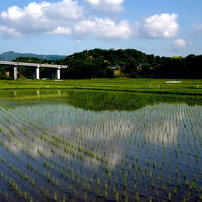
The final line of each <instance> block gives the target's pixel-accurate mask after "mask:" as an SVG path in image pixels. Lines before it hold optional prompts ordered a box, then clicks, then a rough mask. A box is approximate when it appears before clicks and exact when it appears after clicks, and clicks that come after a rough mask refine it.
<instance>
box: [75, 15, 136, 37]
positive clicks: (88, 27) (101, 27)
mask: <svg viewBox="0 0 202 202" xmlns="http://www.w3.org/2000/svg"><path fill="white" fill-rule="evenodd" d="M75 33H76V34H80V35H84V34H86V35H87V34H93V35H95V37H96V38H99V39H103V40H124V39H128V38H129V37H130V36H131V34H132V30H131V27H130V24H129V23H128V21H126V20H123V21H120V22H119V23H118V24H116V23H115V22H114V21H113V20H111V19H109V18H97V17H96V18H95V19H94V20H83V21H81V22H80V23H78V24H77V25H76V26H75Z"/></svg>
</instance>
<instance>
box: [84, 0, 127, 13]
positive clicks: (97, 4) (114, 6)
mask: <svg viewBox="0 0 202 202" xmlns="http://www.w3.org/2000/svg"><path fill="white" fill-rule="evenodd" d="M86 2H87V3H88V4H89V5H90V7H91V8H93V9H95V10H97V11H101V12H104V13H111V12H121V11H123V7H122V4H123V2H124V0H86Z"/></svg>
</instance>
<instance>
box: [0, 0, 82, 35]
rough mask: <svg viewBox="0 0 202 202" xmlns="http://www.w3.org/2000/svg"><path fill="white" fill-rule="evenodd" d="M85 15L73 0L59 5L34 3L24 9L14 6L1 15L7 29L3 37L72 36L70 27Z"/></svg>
mask: <svg viewBox="0 0 202 202" xmlns="http://www.w3.org/2000/svg"><path fill="white" fill-rule="evenodd" d="M83 14H84V13H83V8H82V7H81V6H79V5H78V3H77V1H72V0H63V1H61V2H58V3H48V2H42V3H36V2H33V3H30V4H29V5H28V6H27V7H25V8H24V9H21V8H19V7H17V6H13V7H10V8H9V9H8V10H7V11H4V12H2V13H1V15H0V23H1V25H2V27H6V28H7V29H1V35H7V34H8V35H9V36H10V37H17V36H20V35H30V34H36V33H52V34H70V33H71V30H70V28H69V25H71V23H72V22H75V21H77V20H79V19H81V18H82V16H83ZM11 30H12V32H11ZM9 31H10V33H9ZM3 32H4V33H3ZM12 33H13V34H12ZM16 33H18V34H16Z"/></svg>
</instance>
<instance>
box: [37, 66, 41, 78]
mask: <svg viewBox="0 0 202 202" xmlns="http://www.w3.org/2000/svg"><path fill="white" fill-rule="evenodd" d="M39 68H40V66H37V68H36V79H40V76H39V75H40V74H39Z"/></svg>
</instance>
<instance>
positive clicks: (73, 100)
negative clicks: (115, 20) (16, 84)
mask: <svg viewBox="0 0 202 202" xmlns="http://www.w3.org/2000/svg"><path fill="white" fill-rule="evenodd" d="M201 146H202V99H201V97H199V96H198V97H194V96H173V95H157V94H141V93H139V94H136V93H114V92H95V91H79V90H76V91H73V90H71V91H67V90H49V91H47V90H41V91H2V92H0V201H40V202H41V201H125V202H127V201H200V200H202V149H201Z"/></svg>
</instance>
